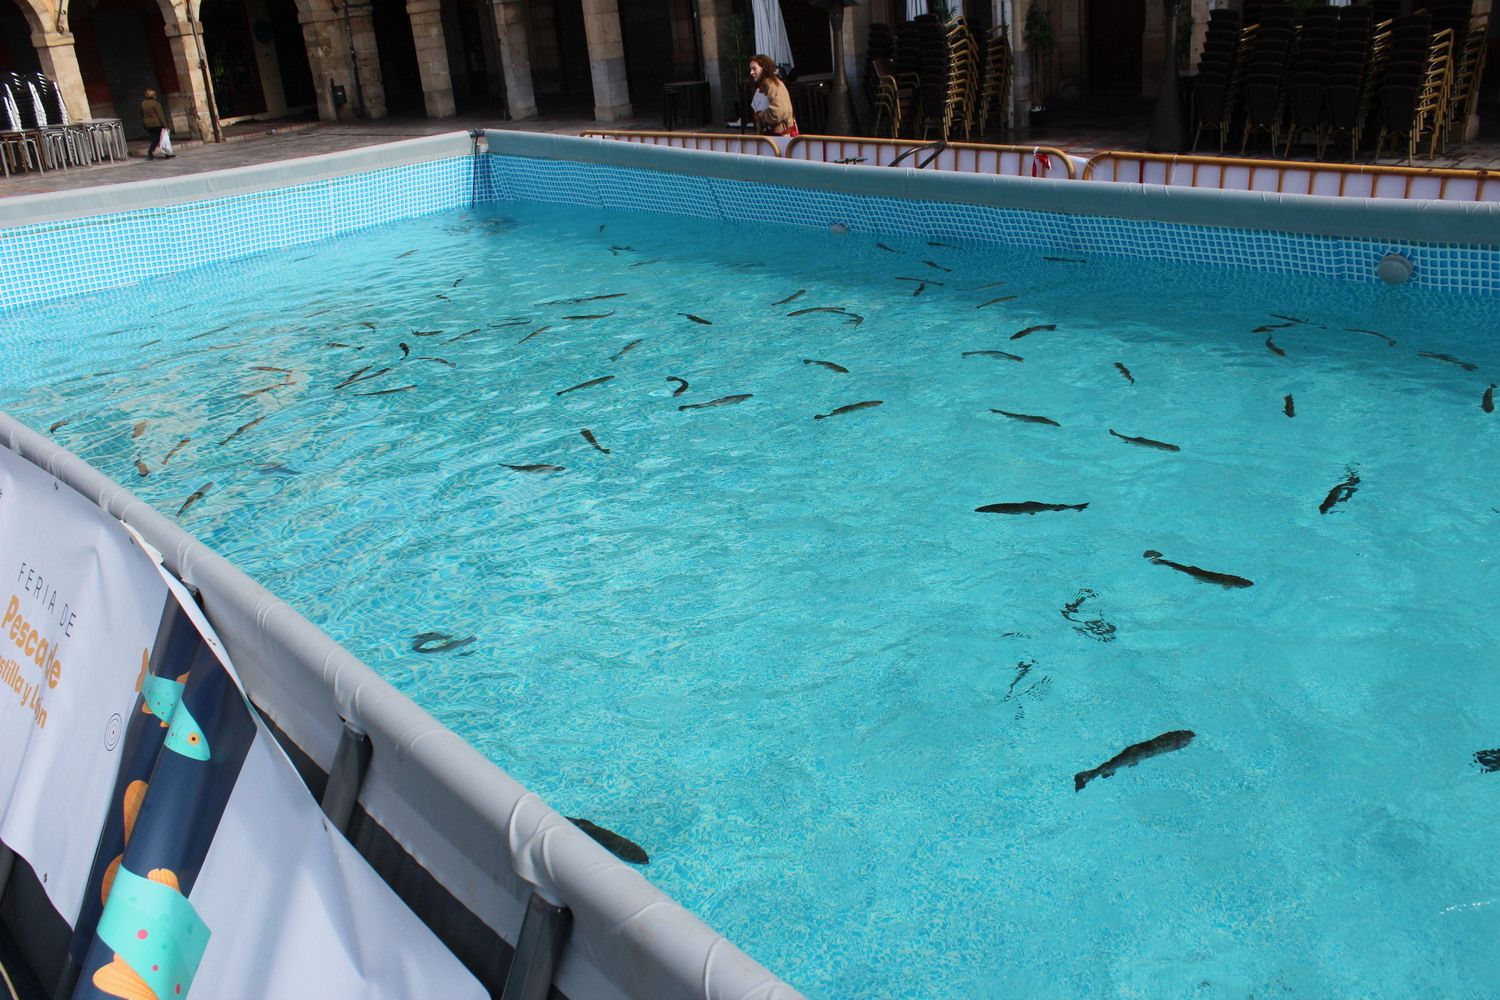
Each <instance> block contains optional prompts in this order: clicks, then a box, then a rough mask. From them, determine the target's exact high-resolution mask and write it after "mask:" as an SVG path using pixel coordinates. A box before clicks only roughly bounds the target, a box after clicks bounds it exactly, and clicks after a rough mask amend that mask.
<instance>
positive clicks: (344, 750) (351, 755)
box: [319, 720, 373, 837]
mask: <svg viewBox="0 0 1500 1000" xmlns="http://www.w3.org/2000/svg"><path fill="white" fill-rule="evenodd" d="M372 750H373V748H372V746H371V745H370V737H369V734H367V733H366V732H365V731H364V730H363V729H361V728H359V727H358V726H356V725H355V724H354V723H352V722H349V721H348V720H345V721H344V731H343V732H342V733H340V734H339V745H338V749H337V750H335V751H334V752H333V765H332V766H331V767H330V768H329V769H328V784H326V785H324V786H323V801H322V802H320V803H319V805H321V806H322V807H323V813H324V815H326V816H327V817H328V819H329V822H331V823H333V825H334V826H336V827H338V830H339V832H340V833H342V834H343V835H344V836H346V837H347V836H349V820H350V819H351V818H353V816H354V806H355V804H356V803H358V802H359V791H360V789H361V788H363V787H364V783H365V773H366V772H368V771H369V769H370V754H371V752H372Z"/></svg>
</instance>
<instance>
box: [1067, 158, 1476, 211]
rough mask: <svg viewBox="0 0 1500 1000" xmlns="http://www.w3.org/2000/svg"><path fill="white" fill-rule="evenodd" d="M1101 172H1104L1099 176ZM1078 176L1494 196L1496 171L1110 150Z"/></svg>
mask: <svg viewBox="0 0 1500 1000" xmlns="http://www.w3.org/2000/svg"><path fill="white" fill-rule="evenodd" d="M1105 173H1107V176H1101V174H1105ZM1083 179H1084V180H1086V181H1091V180H1092V181H1105V182H1110V181H1113V182H1116V183H1126V184H1164V185H1169V186H1176V187H1195V188H1215V189H1218V190H1231V191H1265V192H1272V193H1276V194H1301V195H1321V196H1326V197H1333V198H1393V199H1403V200H1414V199H1427V200H1435V201H1500V172H1495V171H1488V170H1457V169H1452V168H1444V167H1399V166H1380V165H1377V164H1342V163H1304V162H1298V161H1294V160H1251V159H1243V158H1237V157H1224V156H1174V155H1172V154H1168V153H1135V152H1119V151H1111V152H1104V153H1098V154H1096V155H1095V156H1093V157H1090V158H1089V161H1088V163H1086V164H1085V165H1084V168H1083Z"/></svg>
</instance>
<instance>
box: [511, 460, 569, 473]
mask: <svg viewBox="0 0 1500 1000" xmlns="http://www.w3.org/2000/svg"><path fill="white" fill-rule="evenodd" d="M500 467H501V468H502V469H510V470H511V471H512V472H564V471H566V469H567V467H566V466H563V465H507V464H506V463H505V462H501V463H500Z"/></svg>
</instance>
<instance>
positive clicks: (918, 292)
mask: <svg viewBox="0 0 1500 1000" xmlns="http://www.w3.org/2000/svg"><path fill="white" fill-rule="evenodd" d="M925 291H927V282H925V281H924V282H922V283H921V284H920V285H918V286H917V290H916V291H914V292H912V293H911V297H912V298H916V297H917V296H918V295H921V294H922V293H923V292H925Z"/></svg>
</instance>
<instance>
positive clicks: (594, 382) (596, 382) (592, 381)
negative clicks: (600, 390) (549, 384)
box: [557, 375, 614, 396]
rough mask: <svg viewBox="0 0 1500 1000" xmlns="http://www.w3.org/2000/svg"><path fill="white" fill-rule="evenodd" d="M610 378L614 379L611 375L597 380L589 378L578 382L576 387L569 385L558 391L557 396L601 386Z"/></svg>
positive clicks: (602, 376)
mask: <svg viewBox="0 0 1500 1000" xmlns="http://www.w3.org/2000/svg"><path fill="white" fill-rule="evenodd" d="M612 378H614V376H613V375H601V376H600V377H599V378H591V379H589V380H588V381H587V382H579V383H578V384H577V385H570V386H568V387H567V388H566V389H562V390H559V391H558V392H557V395H559V396H561V395H562V394H563V393H567V392H573V391H575V390H577V389H587V388H588V387H589V386H593V385H603V384H604V383H605V382H608V381H609V380H610V379H612Z"/></svg>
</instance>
